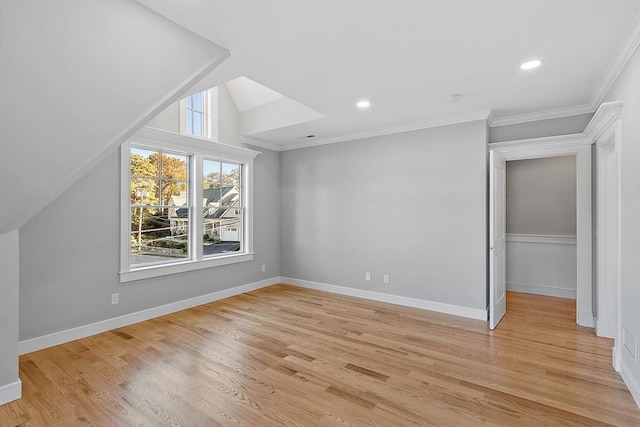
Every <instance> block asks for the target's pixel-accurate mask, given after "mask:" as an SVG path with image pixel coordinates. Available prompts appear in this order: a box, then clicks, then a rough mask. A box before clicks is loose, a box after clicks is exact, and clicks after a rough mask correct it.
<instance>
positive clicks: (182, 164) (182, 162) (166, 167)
mask: <svg viewBox="0 0 640 427" xmlns="http://www.w3.org/2000/svg"><path fill="white" fill-rule="evenodd" d="M162 178H165V179H166V178H172V179H179V180H183V181H184V180H186V179H187V156H181V155H179V154H165V153H163V154H162Z"/></svg>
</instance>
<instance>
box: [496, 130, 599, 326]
mask: <svg viewBox="0 0 640 427" xmlns="http://www.w3.org/2000/svg"><path fill="white" fill-rule="evenodd" d="M592 141H593V139H592V138H590V137H589V136H587V135H585V134H573V135H561V136H552V137H544V138H533V139H523V140H517V141H507V142H496V143H491V144H488V145H489V150H491V151H497V152H499V153H500V154H502V156H503V157H504V158H505V160H506V161H510V160H526V159H541V158H547V157H559V156H575V158H576V252H577V253H576V255H577V256H576V259H577V263H576V269H577V283H576V322H577V323H578V324H579V325H581V326H586V327H590V328H592V327H594V325H595V323H594V318H593V284H592V252H591V248H592V236H593V234H592V223H591V221H592V220H591V144H592ZM491 220H492V218H489V221H491Z"/></svg>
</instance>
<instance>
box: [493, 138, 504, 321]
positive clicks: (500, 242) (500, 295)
mask: <svg viewBox="0 0 640 427" xmlns="http://www.w3.org/2000/svg"><path fill="white" fill-rule="evenodd" d="M489 172H490V174H489V328H491V329H495V327H496V326H497V325H498V322H500V320H502V318H503V317H504V315H505V313H506V312H507V289H506V274H505V271H506V262H505V261H506V260H505V249H506V245H505V242H506V239H505V237H506V236H505V235H506V222H505V212H506V201H505V196H506V172H507V162H506V161H505V159H504V157H503V156H502V155H501V154H500V153H496V152H495V151H490V152H489Z"/></svg>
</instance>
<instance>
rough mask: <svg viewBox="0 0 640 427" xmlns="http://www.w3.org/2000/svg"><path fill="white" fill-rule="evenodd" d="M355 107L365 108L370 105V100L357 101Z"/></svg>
mask: <svg viewBox="0 0 640 427" xmlns="http://www.w3.org/2000/svg"><path fill="white" fill-rule="evenodd" d="M356 107H358V108H360V109H361V110H366V109H367V108H369V107H371V102H369V101H367V100H366V99H363V100H362V101H358V103H357V104H356Z"/></svg>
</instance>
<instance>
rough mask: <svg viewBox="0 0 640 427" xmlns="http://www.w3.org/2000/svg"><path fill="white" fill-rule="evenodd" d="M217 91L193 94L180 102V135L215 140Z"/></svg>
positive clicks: (211, 90)
mask: <svg viewBox="0 0 640 427" xmlns="http://www.w3.org/2000/svg"><path fill="white" fill-rule="evenodd" d="M217 96H218V89H217V88H211V89H209V90H205V91H203V92H198V93H194V94H193V95H191V96H188V97H186V98H184V99H182V100H181V101H180V133H184V134H186V135H193V136H199V137H202V138H209V139H215V140H217V126H215V121H216V119H217V116H218V115H217V111H216V107H217Z"/></svg>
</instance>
